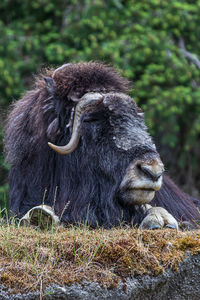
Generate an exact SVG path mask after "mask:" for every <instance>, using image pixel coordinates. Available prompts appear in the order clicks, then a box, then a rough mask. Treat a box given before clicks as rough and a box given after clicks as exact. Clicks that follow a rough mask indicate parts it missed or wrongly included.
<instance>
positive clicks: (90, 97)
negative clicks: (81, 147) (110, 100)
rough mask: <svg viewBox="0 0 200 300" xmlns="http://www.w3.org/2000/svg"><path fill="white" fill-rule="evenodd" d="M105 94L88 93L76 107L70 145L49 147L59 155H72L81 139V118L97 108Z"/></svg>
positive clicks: (51, 145)
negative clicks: (93, 108)
mask: <svg viewBox="0 0 200 300" xmlns="http://www.w3.org/2000/svg"><path fill="white" fill-rule="evenodd" d="M103 96H104V95H103V94H100V93H87V94H85V95H84V96H83V97H82V98H81V100H80V102H78V104H77V105H76V109H75V113H74V122H73V128H72V136H71V139H70V141H69V143H68V144H67V145H65V146H56V145H54V144H52V143H48V145H49V147H51V148H52V149H53V150H55V151H56V152H58V153H59V154H70V153H72V152H73V151H74V150H75V149H76V147H77V146H78V143H79V139H80V129H81V116H82V114H83V113H84V112H86V111H89V110H90V109H91V108H92V107H94V106H96V105H97V104H99V103H100V102H101V100H102V99H103Z"/></svg>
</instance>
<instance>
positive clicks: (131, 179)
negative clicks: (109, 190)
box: [120, 157, 164, 205]
mask: <svg viewBox="0 0 200 300" xmlns="http://www.w3.org/2000/svg"><path fill="white" fill-rule="evenodd" d="M139 166H143V167H144V168H146V169H149V170H150V171H151V172H152V173H153V174H160V175H159V178H158V179H157V180H156V179H154V180H153V179H151V177H150V176H148V175H146V174H145V173H144V172H143V171H141V169H140V168H139ZM163 170H164V167H163V164H162V162H161V160H160V159H159V158H158V157H156V158H155V157H154V158H152V160H149V161H148V159H144V160H137V161H136V162H133V163H131V164H130V165H129V166H128V168H127V170H126V174H125V176H124V178H123V180H122V182H121V184H120V189H122V190H123V201H124V202H125V203H128V204H132V205H141V204H145V203H148V202H150V201H151V200H152V199H153V197H154V196H155V192H156V191H158V190H159V189H160V188H161V185H162V176H161V174H162V172H163Z"/></svg>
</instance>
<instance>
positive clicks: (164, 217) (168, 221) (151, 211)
mask: <svg viewBox="0 0 200 300" xmlns="http://www.w3.org/2000/svg"><path fill="white" fill-rule="evenodd" d="M144 212H145V214H146V217H145V218H144V219H143V221H142V223H141V224H140V228H142V229H159V228H163V227H167V228H172V229H176V230H178V222H177V221H176V219H175V218H174V217H173V216H172V215H171V214H170V213H168V211H167V210H166V209H164V208H163V207H152V206H151V205H149V204H146V205H144Z"/></svg>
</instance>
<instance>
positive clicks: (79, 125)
mask: <svg viewBox="0 0 200 300" xmlns="http://www.w3.org/2000/svg"><path fill="white" fill-rule="evenodd" d="M45 81H46V88H47V91H48V94H49V97H50V99H51V103H52V99H53V101H54V102H56V104H55V103H54V105H55V107H57V117H56V118H55V119H53V120H52V121H51V123H50V125H49V126H48V129H47V135H48V137H49V141H50V143H49V146H50V147H51V148H52V149H53V150H55V151H56V152H58V153H59V155H63V157H65V158H62V160H63V166H64V159H66V160H70V159H72V160H73V157H76V161H77V160H78V164H79V165H80V166H82V168H85V176H86V177H87V176H93V177H95V178H96V181H97V183H93V184H95V185H98V181H100V179H99V178H103V177H104V179H105V180H106V179H107V181H109V182H110V184H113V187H115V191H114V192H115V193H116V201H118V202H119V203H120V204H122V205H135V204H143V203H148V202H150V201H151V200H152V199H153V197H154V195H155V191H157V190H159V189H160V187H161V184H162V173H163V170H164V167H163V164H162V162H161V160H160V157H159V154H158V153H157V151H156V148H155V145H154V143H153V141H152V139H151V137H150V135H149V134H148V131H147V128H146V126H145V122H144V116H143V113H142V111H141V109H140V108H139V107H138V106H137V105H136V103H135V102H134V100H133V99H131V98H130V97H129V96H127V94H126V91H127V87H128V83H127V81H126V80H125V79H123V78H121V77H120V75H119V74H118V73H117V72H116V71H114V70H113V69H111V68H109V67H107V66H104V65H102V64H98V63H79V64H66V65H63V66H62V67H60V68H58V69H56V70H55V71H54V72H53V73H52V74H51V76H50V77H46V78H45ZM45 105H46V104H45ZM44 107H46V106H44ZM46 111H47V114H48V109H47V110H46ZM52 124H53V125H52ZM55 124H56V125H55ZM55 127H56V130H57V131H56V130H55ZM52 128H54V130H52ZM55 131H56V132H57V133H56V134H55ZM52 132H54V134H52ZM52 142H54V144H53V143H52ZM64 143H65V144H64ZM55 144H57V145H55ZM61 145H62V146H61ZM52 155H53V153H52ZM84 160H85V161H86V163H87V165H85V167H84V163H83V161H84ZM87 169H88V170H89V171H90V172H89V173H88V172H87ZM81 172H82V173H84V170H82V171H81ZM72 173H73V172H72ZM75 180H76V179H75ZM77 180H78V181H79V180H80V176H79V175H77ZM87 180H88V181H90V180H91V182H92V178H87ZM112 180H113V182H112ZM111 182H112V183H111ZM104 184H106V183H105V182H104ZM94 188H95V187H94Z"/></svg>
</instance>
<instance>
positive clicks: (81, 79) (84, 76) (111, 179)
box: [5, 63, 200, 227]
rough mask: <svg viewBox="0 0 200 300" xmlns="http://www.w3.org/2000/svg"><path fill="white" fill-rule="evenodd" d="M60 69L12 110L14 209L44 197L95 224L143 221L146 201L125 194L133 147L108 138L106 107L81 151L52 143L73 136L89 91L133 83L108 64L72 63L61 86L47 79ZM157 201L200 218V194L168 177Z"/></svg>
mask: <svg viewBox="0 0 200 300" xmlns="http://www.w3.org/2000/svg"><path fill="white" fill-rule="evenodd" d="M52 73H53V70H49V71H47V72H46V73H45V74H43V75H41V76H40V77H39V78H37V80H36V86H35V88H34V89H33V90H32V91H30V92H27V93H26V94H25V96H24V97H23V98H22V99H21V100H20V101H17V102H16V103H15V104H14V107H13V108H12V110H11V112H10V115H9V117H8V121H7V125H6V136H5V152H6V157H7V161H8V162H9V163H10V165H11V169H10V174H9V184H10V209H11V210H12V211H13V212H14V213H15V214H17V215H18V216H23V215H24V214H25V213H26V212H27V211H28V210H29V209H31V208H32V207H33V206H36V205H40V204H41V203H43V202H44V203H45V204H48V205H51V206H55V211H56V213H57V214H58V215H60V216H62V221H63V222H65V223H74V222H83V223H84V222H85V221H86V220H87V221H88V222H89V223H90V224H91V225H92V226H96V225H97V224H98V225H100V226H105V227H110V226H116V225H119V224H120V223H121V222H122V221H124V222H126V223H129V224H130V223H133V224H135V223H140V221H141V214H140V209H139V208H138V207H123V205H121V204H120V202H119V201H117V197H116V192H117V190H118V188H119V184H120V182H121V180H122V178H123V176H124V174H125V170H126V168H127V165H128V164H129V162H130V154H128V153H125V152H122V151H121V152H120V151H113V149H112V145H110V144H109V143H107V140H108V138H109V130H107V131H106V132H105V131H103V130H102V123H104V125H105V126H104V127H106V126H108V127H109V123H108V124H107V123H106V122H108V118H109V116H108V115H106V113H105V112H104V111H103V110H101V108H100V109H99V111H97V112H96V114H95V116H93V120H92V121H91V122H90V119H88V121H87V122H85V123H84V125H83V128H82V139H81V142H80V145H79V146H78V148H77V149H76V150H75V151H74V152H73V153H71V154H70V155H66V156H62V155H59V154H57V153H55V152H54V151H53V150H52V149H50V148H49V147H48V144H47V143H48V141H51V142H53V143H55V144H58V145H63V144H66V142H68V140H69V137H70V135H71V132H70V130H71V129H70V127H66V124H68V123H69V119H70V112H71V109H72V107H74V106H75V104H76V101H78V99H80V98H81V96H83V95H84V94H85V93H87V92H104V93H105V92H111V91H113V92H122V93H127V92H128V89H129V82H128V81H127V80H126V79H124V78H122V77H121V76H120V75H119V74H118V73H117V72H116V71H115V70H113V69H112V68H110V67H108V66H105V65H103V64H100V63H79V64H69V65H68V68H67V72H65V70H60V71H59V72H57V73H55V75H54V81H55V84H56V85H55V86H52V85H51V84H49V83H48V80H45V77H50V78H51V77H52ZM116 109H119V111H120V107H118V108H116ZM102 116H103V117H102ZM99 137H101V143H100V140H99V139H100V138H99ZM102 145H103V146H102ZM142 151H143V150H142ZM139 152H140V151H139ZM131 155H133V154H131ZM135 155H138V154H137V151H136V152H135ZM94 170H95V171H94ZM195 201H196V202H195ZM150 204H151V203H150ZM152 204H153V205H155V206H162V207H164V208H166V209H167V210H168V211H169V212H170V213H171V214H172V215H173V216H174V217H175V218H176V219H177V220H179V221H180V220H182V221H191V220H198V219H200V214H199V212H198V210H197V204H198V200H195V199H193V198H191V197H189V196H188V195H186V194H184V193H183V192H181V191H180V189H179V188H178V187H177V186H176V185H175V184H174V183H173V182H172V181H171V180H170V179H169V178H168V177H166V176H164V182H163V186H162V188H161V190H160V191H158V192H157V193H156V196H155V198H154V200H153V201H152Z"/></svg>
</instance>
